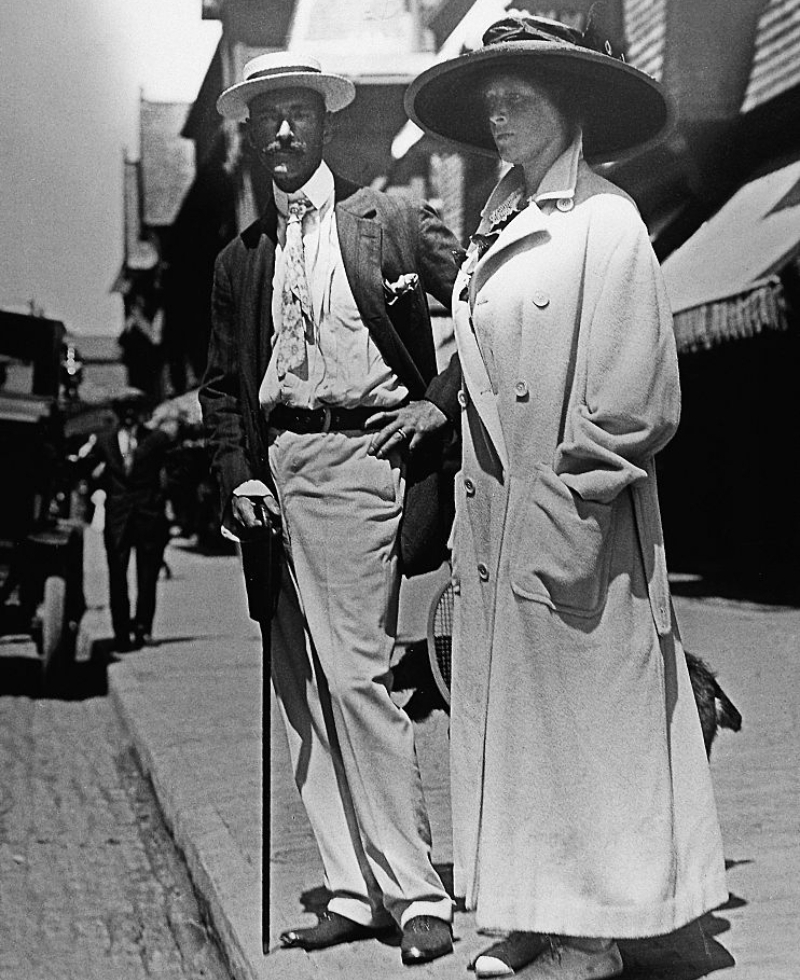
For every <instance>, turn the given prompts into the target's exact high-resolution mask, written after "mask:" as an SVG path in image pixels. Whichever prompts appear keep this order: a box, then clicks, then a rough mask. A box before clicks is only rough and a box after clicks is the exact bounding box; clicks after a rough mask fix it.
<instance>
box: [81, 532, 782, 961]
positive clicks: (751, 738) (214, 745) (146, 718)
mask: <svg viewBox="0 0 800 980" xmlns="http://www.w3.org/2000/svg"><path fill="white" fill-rule="evenodd" d="M167 558H168V561H169V564H170V566H171V569H172V573H173V574H172V578H171V579H169V580H165V581H162V582H161V585H160V597H159V606H158V612H157V615H156V623H155V635H156V638H157V639H158V640H159V641H160V643H159V645H158V646H157V647H154V648H150V649H145V650H142V651H138V652H136V653H132V654H126V655H125V656H124V658H123V659H121V660H119V661H118V662H115V663H112V664H111V665H110V667H109V689H110V696H111V698H112V701H113V703H114V705H115V707H116V709H117V711H118V714H119V717H120V718H121V720H122V722H123V724H124V725H125V727H126V728H127V731H128V733H129V735H130V737H131V739H132V741H133V743H134V745H135V748H136V751H137V753H138V755H139V758H140V760H141V763H142V765H143V767H144V769H145V771H146V772H147V773H148V774H149V776H150V778H151V780H152V782H153V786H154V788H155V792H156V795H157V798H158V800H159V803H160V806H161V808H162V811H163V813H164V816H165V819H166V822H167V824H168V825H169V827H170V828H171V831H172V833H173V836H174V839H175V841H176V844H177V846H178V847H179V848H180V849H181V851H182V852H183V854H184V855H185V858H186V861H187V864H188V866H189V870H190V873H191V875H192V879H193V881H194V884H195V887H196V889H197V891H198V894H199V896H200V898H201V901H202V902H204V904H205V905H206V907H207V910H208V914H209V917H210V919H211V922H212V924H213V927H214V928H215V930H216V932H217V934H218V936H219V939H220V942H221V945H222V947H223V949H224V952H225V954H226V956H227V958H228V961H229V964H230V969H231V973H232V976H233V977H234V980H339V978H344V977H347V978H348V980H373V978H375V977H381V980H400V978H401V977H403V978H406V980H408V977H409V968H407V967H403V966H402V965H401V963H400V954H399V950H398V948H397V942H396V941H393V942H391V943H383V942H378V941H370V942H362V943H355V944H352V945H349V946H343V947H337V948H334V949H329V950H324V951H320V952H317V953H312V954H308V953H305V952H303V951H301V950H283V949H280V948H278V943H277V936H278V934H279V933H280V932H281V931H282V930H283V929H285V928H288V927H296V926H302V925H312V924H313V923H314V922H315V921H316V920H315V916H314V915H313V914H312V913H313V912H314V911H316V910H319V909H320V908H321V907H323V906H324V902H325V893H324V889H323V887H322V868H321V864H320V861H319V858H318V856H317V852H316V847H315V845H314V841H313V838H312V836H311V831H310V828H309V826H308V823H307V820H306V817H305V813H304V811H303V809H302V806H301V804H300V802H299V798H298V794H297V792H296V789H295V786H294V783H293V781H292V778H291V775H290V767H289V762H288V752H287V748H286V740H285V736H284V733H283V730H282V726H281V723H280V719H279V718H278V717H277V710H275V711H273V712H272V749H271V751H272V774H273V775H272V793H273V799H272V849H271V859H270V867H271V878H272V881H271V889H272V901H271V910H272V923H271V935H270V946H271V949H272V951H271V952H270V954H269V955H268V956H264V955H262V948H261V935H260V927H261V921H260V869H261V846H260V838H261V789H260V773H261V762H260V750H261V732H260V705H261V682H262V678H261V669H260V639H259V636H258V631H257V628H256V627H255V624H253V623H251V622H250V621H249V620H248V619H247V615H246V611H245V604H244V595H243V587H242V583H241V574H240V570H239V565H238V559H237V558H235V557H205V556H201V555H198V554H195V553H193V552H192V551H191V550H186V549H182V548H180V547H177V546H176V545H175V544H173V546H171V547H170V549H169V551H168V553H167ZM86 566H87V572H86V592H87V601H88V605H89V611H88V612H87V615H86V617H85V622H84V624H83V627H82V635H81V638H80V642H79V655H81V656H87V655H88V654H89V653H90V652H91V650H92V648H93V644H95V643H97V642H102V641H103V640H104V639H105V640H107V639H108V638H110V635H111V629H110V622H109V619H108V612H107V609H106V595H107V593H106V579H105V562H104V558H103V554H102V541H101V539H100V536H99V534H98V533H97V532H96V531H93V530H91V529H87V532H86ZM676 604H677V609H678V616H679V619H680V621H681V625H682V631H683V635H684V640H685V642H686V645H687V647H688V648H689V649H690V650H692V651H693V652H695V653H698V654H700V655H701V656H703V657H705V658H706V659H707V660H708V661H709V662H710V663H711V664H712V665H713V666H714V667H715V668H716V670H717V671H718V672H719V679H720V682H721V683H722V685H723V687H724V688H725V690H726V691H727V693H728V695H729V696H730V697H731V699H732V700H733V701H734V703H735V704H736V705H737V707H738V708H739V709H740V710H741V712H742V715H743V717H744V727H743V730H742V732H741V733H739V734H738V735H734V734H732V733H730V732H727V731H723V732H722V733H721V734H720V736H719V738H718V741H717V743H716V745H715V747H714V751H713V753H712V770H713V775H714V784H715V789H716V794H717V803H718V807H719V811H720V819H721V823H722V827H723V836H724V840H725V853H726V858H727V862H728V865H729V878H728V884H729V888H730V892H731V899H730V901H729V902H728V904H727V905H726V906H724V907H723V908H722V909H719V910H717V911H716V912H714V913H711V914H708V915H706V916H704V917H703V919H701V920H700V921H699V922H697V923H693V924H692V925H690V926H687V927H686V928H685V929H682V930H680V931H679V932H678V933H674V934H672V935H670V936H667V937H662V938H659V939H654V940H647V941H644V940H643V941H636V942H626V943H620V947H621V949H622V954H623V958H624V960H625V964H626V969H625V978H627V980H645V978H648V980H698V978H700V977H704V976H707V975H712V974H713V975H714V976H715V977H718V978H720V980H723V978H724V980H728V978H732V980H796V978H797V977H798V976H799V975H800V833H799V831H800V792H799V790H800V770H798V758H800V754H799V753H798V749H799V748H800V724H799V722H800V718H799V717H798V715H799V712H798V701H797V696H798V692H800V610H797V609H786V608H764V607H757V606H750V605H747V604H743V603H732V602H727V601H722V600H697V599H691V600H690V599H682V600H681V599H679V600H677V603H676ZM404 607H405V610H406V614H405V616H404V617H403V620H402V621H403V622H404V623H405V628H406V631H407V632H408V631H411V633H412V634H413V632H415V631H416V632H417V633H418V636H420V637H421V636H422V635H424V622H425V615H424V610H422V612H420V607H421V604H420V603H419V601H418V596H416V595H413V594H410V595H409V596H407V597H406V600H405V604H404ZM95 649H96V647H95ZM417 741H418V745H417V748H418V753H419V757H420V767H421V770H422V774H423V783H424V789H425V794H426V799H427V802H428V808H429V812H430V817H431V824H432V830H433V838H434V849H433V853H434V862H435V863H436V865H437V866H438V867H439V869H440V871H441V873H442V876H443V878H444V879H445V881H449V878H450V874H451V867H452V845H451V836H450V813H449V787H448V778H447V751H448V747H447V718H446V717H445V716H444V715H443V714H442V713H441V712H435V713H434V715H433V716H432V717H431V718H430V719H429V720H427V721H426V722H423V723H422V724H419V725H418V726H417ZM454 935H455V938H456V944H455V953H454V955H452V956H449V957H446V958H444V959H442V960H438V961H436V962H435V963H433V964H428V965H425V966H418V967H414V968H411V971H410V972H411V973H412V974H413V976H414V977H415V978H420V980H424V978H425V977H431V978H433V977H436V978H438V980H456V978H458V980H466V977H467V976H468V974H467V973H466V967H467V963H468V962H469V960H470V959H471V957H472V956H474V955H475V954H476V953H477V952H479V951H480V950H481V949H482V948H483V947H484V946H485V945H487V938H486V937H485V936H481V935H479V934H478V933H477V932H476V929H475V922H474V917H473V916H472V915H471V914H468V913H465V912H459V911H457V912H456V919H455V927H454ZM522 976H524V974H523V975H522Z"/></svg>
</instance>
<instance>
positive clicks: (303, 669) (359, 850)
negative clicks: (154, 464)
mask: <svg viewBox="0 0 800 980" xmlns="http://www.w3.org/2000/svg"><path fill="white" fill-rule="evenodd" d="M244 79H245V80H244V81H243V82H241V83H239V84H238V85H234V86H233V87H232V88H230V89H228V90H227V91H226V92H224V93H223V94H222V96H221V97H220V99H219V102H218V108H219V110H220V112H221V113H222V114H223V115H225V116H227V117H228V118H231V119H235V120H238V121H244V120H245V119H247V129H248V134H249V139H250V142H251V145H252V147H253V149H254V151H255V153H256V154H257V155H258V157H259V159H260V161H261V162H262V164H263V165H264V166H265V167H266V169H267V171H268V172H269V174H270V175H271V177H272V185H273V197H272V199H271V200H270V201H269V203H268V206H267V208H266V211H265V213H264V214H263V215H262V217H261V218H260V219H259V220H258V221H256V222H255V224H253V225H252V226H251V227H249V228H247V229H246V230H245V231H244V232H243V233H242V234H241V235H240V236H239V237H238V238H237V239H235V240H234V241H233V242H232V243H231V244H230V245H228V246H227V247H226V248H225V249H224V250H223V252H222V253H221V254H220V256H219V257H218V259H217V265H216V271H215V281H214V290H213V297H212V337H211V343H210V348H209V363H208V369H207V372H206V376H205V379H204V383H203V387H202V389H201V395H200V397H201V403H202V405H203V410H204V416H205V421H206V426H207V432H208V438H209V444H210V448H211V452H212V467H213V469H214V471H215V473H216V475H217V476H218V478H219V481H220V486H221V494H222V507H223V527H224V528H226V529H227V531H228V532H229V533H233V534H235V535H236V536H238V537H241V536H242V535H244V536H245V537H246V536H247V535H248V534H252V533H253V531H254V529H258V528H259V527H262V526H263V525H264V523H265V522H266V521H267V520H268V519H270V517H271V519H273V520H276V521H278V520H279V521H280V524H281V527H282V535H283V547H284V552H285V556H286V571H285V574H284V577H283V582H282V586H281V594H280V598H279V601H278V606H277V612H276V614H275V618H274V622H273V626H272V678H273V682H274V685H275V690H276V694H277V698H278V702H279V704H280V708H281V712H282V714H283V717H284V721H285V723H286V730H287V733H288V737H289V746H290V753H291V758H292V763H293V766H294V772H295V779H296V782H297V785H298V788H299V790H300V793H301V796H302V799H303V802H304V804H305V807H306V810H307V813H308V816H309V820H310V822H311V825H312V828H313V830H314V833H315V836H316V839H317V843H318V846H319V849H320V853H321V856H322V861H323V865H324V868H325V876H326V885H327V887H328V889H329V890H330V892H331V895H332V897H331V900H330V902H329V905H328V909H327V911H326V912H325V913H324V915H322V916H321V917H320V919H319V921H318V923H317V924H316V925H315V926H313V927H311V928H306V929H296V930H291V931H288V932H285V933H283V935H282V936H281V937H280V938H281V942H282V943H283V944H284V945H285V946H294V947H301V948H303V949H320V948H323V947H326V946H332V945H336V944H338V943H344V942H352V941H354V940H359V939H366V938H369V937H373V936H376V935H379V934H380V933H382V932H383V931H385V930H386V929H395V928H396V926H397V925H399V926H400V928H401V929H402V942H401V957H402V960H403V962H404V963H407V964H412V963H421V962H427V961H430V960H434V959H436V958H437V957H439V956H443V955H445V954H446V953H449V952H451V950H452V934H451V925H450V923H451V921H452V902H451V899H450V897H449V895H448V894H447V892H446V891H445V889H444V887H443V885H442V882H441V880H440V878H439V876H438V875H437V873H436V872H435V870H434V868H433V866H432V864H431V857H430V829H429V824H428V818H427V814H426V810H425V803H424V799H423V794H422V787H421V784H420V778H419V771H418V767H417V762H416V755H415V749H414V736H413V729H412V726H411V724H410V722H409V719H408V718H407V716H406V715H405V714H404V713H403V712H402V711H401V710H400V709H399V708H398V707H397V706H396V705H395V704H394V702H393V701H392V700H391V698H390V696H389V692H390V689H391V678H392V674H391V670H390V667H389V663H390V658H391V655H392V651H393V646H394V633H395V628H396V613H397V597H398V587H399V575H400V570H401V569H400V560H401V559H402V562H403V569H404V570H405V571H406V572H407V573H409V572H410V571H412V570H413V569H414V567H415V566H419V567H424V561H422V560H421V559H424V558H425V557H426V554H425V550H426V549H427V550H428V552H429V554H428V555H427V557H428V558H433V557H435V555H434V552H435V551H436V541H435V540H434V537H432V534H433V532H434V531H435V529H436V521H435V513H436V505H437V500H436V494H435V487H433V486H432V481H431V477H432V476H433V477H435V475H436V474H435V473H432V472H430V468H428V472H427V476H426V478H423V476H425V475H426V468H425V465H423V463H424V460H425V457H426V455H427V456H430V453H426V451H425V446H426V443H427V444H428V445H430V443H431V441H433V442H434V444H436V436H432V435H431V434H433V433H436V432H437V431H441V430H442V429H443V426H445V424H446V423H447V421H448V418H452V417H455V416H457V413H458V408H457V392H458V386H459V381H460V377H459V371H458V365H457V362H455V361H453V362H452V364H451V366H450V368H449V369H448V371H447V372H445V373H444V374H443V375H442V376H440V377H438V378H437V377H436V358H435V350H434V342H433V336H432V331H431V325H430V318H429V314H428V308H427V303H426V301H425V291H428V292H430V293H431V294H433V295H434V296H436V298H437V299H439V300H441V301H442V302H443V303H446V304H449V301H450V293H451V290H452V284H453V280H454V278H455V272H456V268H455V263H454V261H453V249H454V248H455V247H456V242H455V240H454V239H453V237H452V235H450V233H449V232H448V231H447V230H446V229H445V228H444V226H443V225H442V224H441V222H440V221H439V219H438V218H437V216H436V215H435V214H434V212H433V211H432V210H431V209H430V208H429V207H427V206H419V205H412V204H411V203H409V202H405V201H400V200H398V199H396V198H390V197H388V196H386V195H384V194H380V193H378V192H376V191H373V190H368V189H365V188H358V187H356V186H355V185H353V184H351V183H349V182H348V181H345V180H343V179H341V178H340V177H338V176H336V175H333V174H332V173H331V171H330V170H329V169H328V167H327V165H326V164H325V163H324V162H323V159H322V156H323V148H324V146H325V145H326V143H327V142H328V141H329V139H330V137H331V114H332V113H334V112H336V111H338V110H340V109H342V108H344V107H345V106H346V105H347V104H349V102H351V101H352V99H353V98H354V94H355V90H354V87H353V85H352V83H351V82H349V81H348V80H347V79H344V78H341V77H339V76H335V75H329V74H325V73H323V72H322V71H321V69H320V66H319V64H318V63H317V62H316V61H314V60H313V59H310V58H300V57H298V56H296V55H295V54H292V55H289V54H287V53H278V54H268V55H263V56H261V57H259V58H256V59H254V60H253V61H251V62H249V63H248V65H247V66H246V67H245V71H244ZM401 522H402V524H401ZM441 530H442V528H439V531H441ZM438 540H439V541H442V540H443V539H442V537H441V535H440V536H439V538H438ZM439 557H441V556H439ZM250 598H251V608H252V601H253V596H252V595H251V597H250Z"/></svg>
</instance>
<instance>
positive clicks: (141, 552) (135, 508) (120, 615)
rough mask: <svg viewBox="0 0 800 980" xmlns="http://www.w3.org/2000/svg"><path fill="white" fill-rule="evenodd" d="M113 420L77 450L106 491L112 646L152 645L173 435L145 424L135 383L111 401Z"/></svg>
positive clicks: (143, 401)
mask: <svg viewBox="0 0 800 980" xmlns="http://www.w3.org/2000/svg"><path fill="white" fill-rule="evenodd" d="M112 407H113V409H114V412H115V414H116V416H117V421H116V424H115V425H114V426H113V427H112V428H111V429H109V430H108V431H107V432H104V433H102V434H101V435H99V436H98V437H97V439H96V440H95V441H94V444H93V445H91V446H89V447H88V451H87V452H85V453H82V454H81V455H83V456H84V458H85V459H86V460H87V461H88V462H89V463H90V464H92V465H93V466H94V468H95V472H96V473H97V474H98V478H99V483H100V486H101V487H102V488H103V489H104V490H105V492H106V500H105V525H104V529H103V540H104V543H105V547H106V557H107V560H108V589H109V601H110V606H111V623H112V626H113V629H114V647H115V649H116V650H119V651H127V650H134V649H138V648H140V647H142V646H152V645H153V642H154V641H153V637H152V633H153V618H154V616H155V611H156V590H157V587H158V575H159V572H160V570H161V566H162V564H163V560H164V548H165V547H166V544H167V539H168V537H169V530H168V524H167V517H166V509H165V508H166V502H165V497H164V489H163V480H162V474H163V468H164V461H165V457H166V454H167V451H168V449H169V448H170V446H171V445H172V437H171V436H170V434H169V433H168V432H167V431H166V430H164V429H151V428H148V427H147V426H146V425H144V421H145V419H146V418H147V400H146V397H145V395H144V393H143V392H141V391H139V390H138V389H135V388H128V389H125V390H124V391H122V392H121V393H120V394H119V395H118V396H117V397H116V398H115V399H114V400H113V401H112ZM132 549H133V550H135V551H136V615H135V616H134V618H133V620H131V611H130V598H129V596H128V564H129V563H130V557H131V550H132Z"/></svg>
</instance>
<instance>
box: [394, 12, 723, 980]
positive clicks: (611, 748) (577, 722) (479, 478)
mask: <svg viewBox="0 0 800 980" xmlns="http://www.w3.org/2000/svg"><path fill="white" fill-rule="evenodd" d="M588 44H589V42H588V40H587V39H586V36H585V35H579V34H577V32H575V31H573V30H572V29H570V28H567V27H565V26H564V25H561V24H557V23H554V22H551V21H546V20H543V19H540V18H531V19H525V20H519V19H514V18H511V19H509V20H505V21H501V22H499V23H498V24H495V25H494V26H493V27H492V28H490V29H489V31H487V33H486V34H485V35H484V42H483V47H482V48H481V49H479V50H478V51H477V52H473V53H470V54H468V55H464V56H462V57H460V58H457V59H455V60H453V61H451V62H445V63H442V64H440V65H436V66H434V67H433V68H432V69H430V70H428V71H427V72H426V73H425V74H423V75H422V76H420V78H418V79H417V80H416V81H415V82H414V83H413V84H412V86H411V87H410V89H409V93H408V96H407V102H406V108H407V110H408V111H409V115H410V116H411V118H412V119H413V120H414V121H415V122H417V123H418V124H419V125H421V126H422V127H423V128H424V129H426V130H428V131H430V132H432V133H434V134H436V135H439V136H443V137H445V138H447V139H448V140H450V141H451V142H453V143H455V144H456V145H459V146H461V147H468V148H471V149H477V150H480V151H486V150H489V149H491V148H492V146H494V147H496V150H497V152H498V153H499V155H500V157H501V159H502V160H503V161H505V162H506V163H509V164H512V165H513V166H512V168H511V169H510V170H509V171H508V172H507V173H506V174H505V176H503V177H502V179H501V180H500V182H499V184H498V185H497V187H496V188H495V190H494V191H493V193H492V195H491V196H490V198H489V201H488V203H487V205H486V207H485V209H484V211H483V216H482V220H481V224H480V227H479V229H478V232H479V234H478V235H476V236H474V238H473V243H472V245H471V247H470V249H469V251H468V253H467V259H466V261H465V263H464V265H463V267H462V270H461V274H460V276H459V279H458V280H457V282H456V285H455V292H454V303H453V311H454V319H455V329H456V338H457V342H458V349H459V356H460V359H461V365H462V370H463V375H464V388H463V392H462V399H461V400H462V407H463V418H462V423H463V426H462V428H463V440H464V455H463V466H462V470H461V473H460V475H459V481H458V487H457V517H456V528H455V532H454V577H455V580H456V583H457V586H458V587H459V589H460V597H459V600H458V603H457V612H456V626H455V636H454V657H453V663H454V668H453V691H452V739H451V742H452V796H453V812H454V852H455V864H456V868H455V875H456V890H457V893H458V894H463V895H465V896H466V903H467V907H468V908H474V909H476V910H477V923H478V926H479V928H482V929H486V930H497V931H500V932H502V933H505V934H506V935H505V938H504V939H503V940H501V941H500V942H499V943H496V944H495V945H494V946H492V947H490V948H489V949H487V950H485V951H484V952H483V953H482V954H481V955H480V956H478V957H477V959H476V960H475V961H474V963H473V964H472V966H473V967H474V969H475V971H476V972H477V974H478V975H479V976H480V977H486V976H503V975H508V974H511V973H513V972H514V971H515V970H519V969H521V968H522V967H523V966H526V965H528V964H529V963H530V964H532V965H531V966H529V967H528V969H527V970H526V972H525V978H526V980H533V978H544V977H548V978H554V977H562V978H584V977H593V978H599V977H610V976H615V975H617V974H618V973H620V972H621V970H622V960H621V958H620V954H619V950H618V948H617V945H616V942H615V940H616V939H619V938H632V937H644V936H651V935H658V934H663V933H666V932H670V931H672V930H674V929H676V928H678V927H680V926H682V925H684V924H685V923H687V922H689V921H690V920H692V919H694V918H696V917H698V916H700V915H701V914H703V913H704V912H706V911H707V910H709V909H711V908H714V907H716V906H718V905H719V904H720V903H722V902H724V901H725V900H726V898H727V891H726V887H725V880H724V862H723V855H722V847H721V841H720V834H719V827H718V823H717V817H716V811H715V806H714V800H713V795H712V790H711V783H710V776H709V771H708V767H707V762H706V756H705V752H704V748H703V740H702V735H701V730H700V723H699V720H698V717H697V712H696V709H695V706H694V702H693V698H692V692H691V688H690V684H689V677H688V673H687V668H686V662H685V659H684V655H683V651H682V649H681V646H680V642H679V639H678V636H677V626H676V624H675V622H674V620H673V618H672V611H671V603H670V598H669V592H668V585H667V573H666V564H665V559H664V551H663V544H662V538H661V523H660V516H659V509H658V499H657V494H656V477H655V469H654V465H653V457H654V454H655V453H657V452H658V451H659V450H660V449H661V448H662V447H663V446H664V445H665V444H666V443H667V442H668V441H669V439H670V438H671V437H672V435H673V433H674V432H675V429H676V426H677V423H678V415H679V406H680V394H679V383H678V371H677V358H676V353H675V344H674V338H673V332H672V318H671V314H670V311H669V307H668V304H667V299H666V296H665V293H664V289H663V285H662V281H661V276H660V271H659V267H658V264H657V261H656V259H655V256H654V255H653V252H652V249H651V247H650V242H649V239H648V235H647V230H646V228H645V226H644V224H643V222H642V220H641V218H640V217H639V215H638V212H637V210H636V207H635V205H634V203H633V202H632V201H631V199H630V198H629V197H628V196H627V195H626V194H625V193H623V192H622V191H621V190H619V189H618V188H617V187H615V186H614V185H612V184H610V183H609V182H608V181H606V180H604V179H602V178H601V177H599V176H598V175H596V174H595V173H594V172H593V171H592V170H591V169H590V168H589V166H588V165H587V163H586V161H585V159H584V156H586V157H588V158H590V159H593V160H607V159H619V158H620V156H621V155H623V154H624V153H627V152H630V151H631V150H633V149H634V148H637V147H641V146H642V145H644V144H645V143H647V142H649V141H651V140H653V139H656V138H657V137H658V136H659V134H660V133H662V132H663V131H664V130H665V128H666V126H667V124H668V122H669V117H670V112H669V108H668V104H667V102H666V99H665V96H664V95H663V93H662V92H661V90H660V89H659V87H658V86H657V85H656V84H655V83H654V82H653V81H652V80H651V79H649V78H648V77H647V76H646V75H644V74H643V73H641V72H638V71H637V70H636V69H634V68H632V67H630V66H628V65H626V64H624V62H622V61H621V60H617V59H616V58H615V57H614V56H613V55H612V54H611V49H610V47H609V46H607V45H603V44H599V45H596V46H595V47H594V48H590V47H589V46H588Z"/></svg>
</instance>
